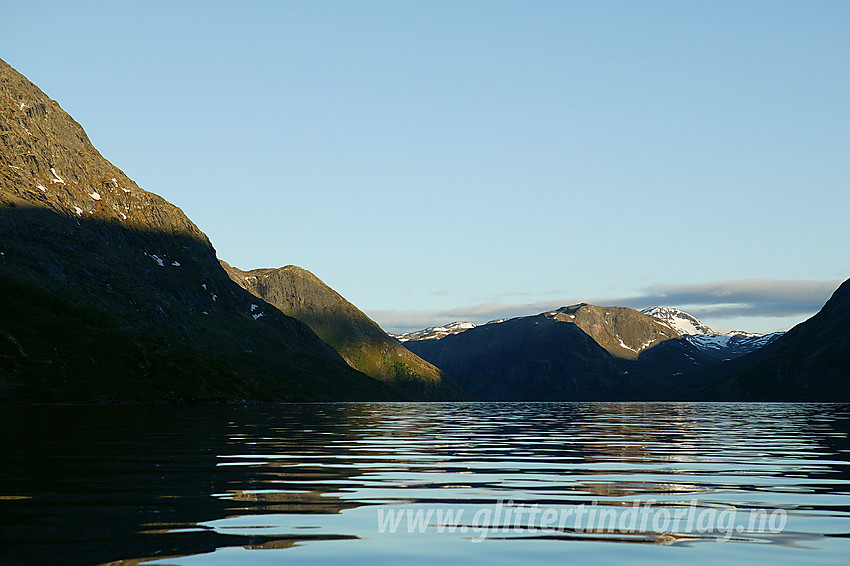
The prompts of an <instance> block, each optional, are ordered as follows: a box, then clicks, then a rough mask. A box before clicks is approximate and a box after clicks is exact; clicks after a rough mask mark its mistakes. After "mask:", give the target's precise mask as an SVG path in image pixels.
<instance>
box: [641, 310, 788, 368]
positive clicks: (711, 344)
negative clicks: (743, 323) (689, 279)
mask: <svg viewBox="0 0 850 566" xmlns="http://www.w3.org/2000/svg"><path fill="white" fill-rule="evenodd" d="M640 312H642V313H644V314H648V315H649V316H653V317H655V318H657V319H658V320H660V321H662V322H665V323H667V324H669V325H670V326H672V327H673V328H675V329H677V330H679V331H680V332H681V333H682V334H684V335H685V340H687V341H688V342H690V343H691V344H693V345H694V346H695V347H696V348H697V349H699V350H700V351H702V352H703V353H705V354H708V355H709V356H711V357H713V358H715V359H718V360H731V359H733V358H737V357H740V356H743V355H744V354H749V353H750V352H753V351H755V350H758V349H759V348H763V347H765V346H767V345H768V344H770V343H771V342H773V341H774V340H776V339H777V338H779V337H780V336H782V334H783V332H774V333H772V334H756V333H754V332H743V331H741V330H732V331H731V332H726V333H723V332H720V331H718V330H716V329H714V328H712V327H711V326H709V325H707V324H705V323H703V322H702V321H701V320H699V319H698V318H697V317H695V316H693V315H691V314H688V313H686V312H685V311H683V310H680V309H677V308H675V307H658V306H655V307H649V308H648V309H643V310H642V311H640Z"/></svg>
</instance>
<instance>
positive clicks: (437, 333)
mask: <svg viewBox="0 0 850 566" xmlns="http://www.w3.org/2000/svg"><path fill="white" fill-rule="evenodd" d="M471 328H475V324H473V323H471V322H469V321H460V322H450V323H448V324H446V325H443V326H432V327H430V328H425V329H423V330H417V331H416V332H407V333H405V334H390V336H392V337H393V338H395V339H396V340H398V341H399V342H407V341H408V340H439V339H440V338H445V337H446V336H449V335H450V334H460V333H461V332H466V331H467V330H470V329H471Z"/></svg>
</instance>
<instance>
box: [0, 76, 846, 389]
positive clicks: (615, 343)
mask: <svg viewBox="0 0 850 566" xmlns="http://www.w3.org/2000/svg"><path fill="white" fill-rule="evenodd" d="M396 338H397V340H396V339H394V338H393V337H390V336H389V335H387V334H386V333H385V332H384V331H383V330H381V328H380V327H379V326H378V325H377V324H376V323H375V322H374V321H372V320H371V319H369V317H368V316H366V315H365V314H364V313H363V312H361V311H360V310H359V309H357V308H356V307H355V306H354V305H352V304H351V303H350V302H348V301H346V300H345V299H344V298H343V297H342V296H340V295H339V294H338V293H336V292H335V291H334V290H333V289H331V288H330V287H328V286H327V285H325V284H324V283H323V282H322V281H321V280H320V279H319V278H318V277H316V276H315V275H313V274H312V273H310V272H308V271H306V270H303V269H300V268H297V267H294V266H287V267H284V268H280V269H256V270H251V271H242V270H239V269H236V268H233V267H231V266H230V265H228V264H226V263H224V262H220V261H219V259H218V258H217V257H216V252H215V249H214V248H213V246H212V244H211V243H210V241H209V239H208V238H207V236H206V235H205V234H204V233H203V232H202V231H201V230H200V229H199V228H198V227H197V226H195V224H193V223H192V221H191V220H189V218H187V217H186V215H185V214H183V212H182V211H181V210H180V209H179V208H177V207H176V206H174V205H172V204H170V203H169V202H167V201H165V200H164V199H162V198H161V197H159V196H157V195H155V194H153V193H150V192H148V191H145V190H143V189H141V188H140V187H139V186H138V185H136V184H135V183H134V182H133V181H132V180H131V179H130V178H129V177H128V176H127V175H125V174H124V173H123V172H122V171H121V170H120V169H118V168H117V167H115V166H114V165H112V164H111V163H110V162H109V161H107V160H106V159H104V158H103V156H101V155H100V153H98V151H97V150H96V149H95V148H94V147H93V146H92V144H91V143H90V142H89V139H88V137H87V136H86V134H85V132H84V131H83V129H82V127H81V126H80V125H79V124H77V123H76V122H75V121H74V120H73V119H71V117H70V116H68V114H66V113H65V112H64V111H63V110H62V109H61V108H60V107H59V105H58V104H57V103H56V102H55V101H53V100H51V99H50V98H48V97H47V96H46V95H45V94H44V93H43V92H41V91H40V90H39V89H38V88H37V87H36V86H35V85H33V84H32V83H30V82H29V81H28V80H27V79H26V78H25V77H23V76H22V75H21V74H19V73H18V72H17V71H15V70H14V69H12V68H11V67H10V66H9V65H8V64H6V63H5V62H3V61H2V60H0V402H5V403H31V402H48V403H50V402H63V403H69V402H115V401H133V402H151V401H156V402H160V401H233V400H259V401H310V400H352V401H353V400H406V399H428V400H443V399H458V398H468V397H472V398H475V399H481V400H676V399H679V400H690V399H717V400H754V401H756V400H758V401H760V400H789V401H790V400H794V401H850V281H848V282H845V283H844V284H843V285H841V287H840V288H839V289H838V290H837V291H836V292H835V294H834V295H833V297H832V298H831V299H830V300H829V302H827V304H826V305H825V306H824V308H823V309H822V311H821V312H819V313H818V314H817V315H815V316H814V317H812V318H811V319H809V320H808V321H806V322H804V323H801V324H800V325H798V326H796V327H795V328H793V329H792V330H790V331H789V332H787V333H786V334H784V335H782V334H781V333H776V334H772V335H766V336H759V335H751V334H747V333H740V332H737V333H736V332H733V333H722V332H718V331H716V330H714V329H712V328H710V327H708V326H706V325H704V324H702V323H701V322H700V321H699V320H698V319H696V318H695V317H692V316H690V315H688V314H687V313H683V312H682V311H678V310H677V309H673V308H666V307H652V308H650V309H647V310H646V311H645V312H639V311H636V310H633V309H629V308H624V307H599V306H593V305H588V304H579V305H573V306H569V307H563V308H560V309H557V310H553V311H549V312H546V313H542V314H539V315H536V316H527V317H519V318H514V319H507V320H498V321H493V322H490V323H488V324H485V325H482V326H475V325H474V324H472V323H454V324H448V325H445V326H441V327H434V328H431V329H426V330H425V331H421V332H415V333H410V334H406V335H399V336H397V337H396ZM402 342H403V344H402ZM449 376H451V377H449Z"/></svg>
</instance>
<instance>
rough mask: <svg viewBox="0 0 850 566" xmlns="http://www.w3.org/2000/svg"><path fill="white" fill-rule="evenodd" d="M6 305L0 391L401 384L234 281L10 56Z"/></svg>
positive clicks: (341, 389)
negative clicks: (371, 373)
mask: <svg viewBox="0 0 850 566" xmlns="http://www.w3.org/2000/svg"><path fill="white" fill-rule="evenodd" d="M0 303H2V305H0V400H5V401H96V400H105V401H109V400H154V399H176V400H186V399H202V400H203V399H217V400H223V399H234V398H252V399H291V400H296V399H335V398H339V399H348V398H351V399H376V398H396V397H399V396H401V393H400V392H398V391H396V390H394V389H393V388H389V387H387V386H386V385H384V384H382V383H379V382H376V381H375V380H373V379H370V378H368V377H366V376H364V375H363V374H360V373H358V372H356V371H354V370H352V369H351V368H349V366H348V365H347V364H346V363H345V362H344V361H343V360H342V359H341V358H340V357H339V356H338V355H337V354H336V352H334V351H333V349H331V348H330V347H328V346H327V345H326V344H324V343H323V342H322V341H321V340H319V338H318V337H317V336H316V335H315V334H314V333H313V332H312V331H311V330H310V329H309V328H308V327H307V326H306V325H304V324H303V323H300V322H298V321H297V320H295V319H292V318H290V317H287V316H285V315H284V314H282V313H280V312H279V311H278V310H277V309H275V308H274V307H272V306H271V305H268V304H267V303H264V302H262V301H258V300H257V299H256V298H254V297H253V296H251V295H250V294H249V293H247V292H245V291H244V290H243V289H241V288H240V287H239V286H238V285H236V284H234V283H233V282H232V281H230V279H229V277H228V276H227V274H226V273H225V272H224V270H223V269H222V268H221V266H220V265H219V264H218V261H217V259H216V257H215V250H214V249H213V247H212V245H211V244H210V242H209V240H208V239H207V237H206V236H205V235H204V234H203V233H202V232H201V231H200V230H199V229H198V228H197V227H196V226H195V225H194V224H193V223H192V222H191V221H190V220H189V219H188V218H187V217H186V216H185V215H184V214H183V212H182V211H181V210H180V209H179V208H177V207H175V206H173V205H171V204H170V203H168V202H167V201H165V200H164V199H162V198H161V197H159V196H157V195H155V194H153V193H149V192H147V191H144V190H142V189H140V188H139V187H138V186H137V185H136V184H135V183H133V181H132V180H131V179H129V178H128V177H127V176H126V175H125V174H124V173H123V172H122V171H121V170H119V169H118V168H116V167H115V166H114V165H112V164H111V163H109V162H108V161H107V160H106V159H104V158H103V157H102V156H101V155H100V154H99V153H98V152H97V150H96V149H95V148H94V147H93V146H92V145H91V143H90V142H89V140H88V137H87V136H86V134H85V132H84V131H83V129H82V128H81V127H80V125H79V124H77V123H76V122H74V121H73V120H72V119H71V117H70V116H68V114H66V113H65V112H64V111H63V110H62V109H61V108H60V107H59V105H58V104H57V103H56V102H54V101H53V100H51V99H49V98H48V97H47V96H46V95H45V94H44V93H42V92H41V91H40V90H39V89H38V88H37V87H36V86H34V85H33V84H31V83H30V82H29V81H28V80H27V79H26V78H25V77H23V76H22V75H21V74H19V73H18V72H17V71H15V70H14V69H12V68H11V67H10V66H9V65H8V64H6V63H5V62H3V61H0ZM252 304H257V306H256V307H254V308H253V309H252V307H251V305H252ZM257 309H259V310H257ZM257 315H260V316H257Z"/></svg>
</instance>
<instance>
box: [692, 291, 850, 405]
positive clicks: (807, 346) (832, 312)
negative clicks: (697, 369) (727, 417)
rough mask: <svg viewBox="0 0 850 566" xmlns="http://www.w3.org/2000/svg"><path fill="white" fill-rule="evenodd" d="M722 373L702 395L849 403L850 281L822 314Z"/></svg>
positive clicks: (763, 399) (764, 399)
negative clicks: (721, 376)
mask: <svg viewBox="0 0 850 566" xmlns="http://www.w3.org/2000/svg"><path fill="white" fill-rule="evenodd" d="M723 375H724V377H723V378H721V379H719V380H718V381H717V382H715V383H713V384H712V385H710V386H709V387H707V388H706V389H705V390H703V391H701V392H700V395H699V397H700V398H702V399H710V400H715V401H717V400H725V399H737V400H742V401H819V402H833V401H850V279H848V280H847V281H845V282H844V283H842V284H841V286H840V287H839V288H838V289H837V290H836V291H835V293H833V295H832V297H831V298H830V299H829V300H828V301H827V302H826V304H825V305H824V306H823V308H822V309H821V310H820V312H818V313H817V314H816V315H814V316H813V317H812V318H810V319H808V320H807V321H805V322H802V323H800V324H798V325H797V326H795V327H794V328H792V329H791V330H789V331H788V332H786V333H785V334H784V335H783V336H781V337H779V338H777V339H776V340H774V341H772V342H771V343H770V344H768V345H766V346H765V347H764V348H762V349H761V350H757V351H755V352H753V353H751V354H748V355H746V356H743V357H741V358H739V359H737V360H733V361H732V362H730V363H729V364H727V366H726V367H724V368H723Z"/></svg>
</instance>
